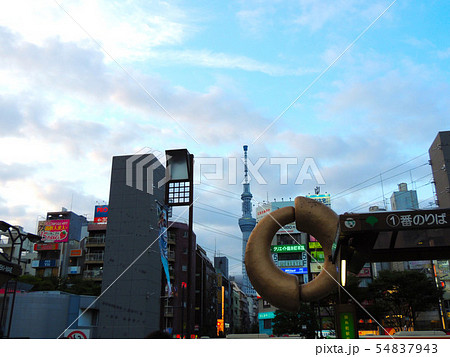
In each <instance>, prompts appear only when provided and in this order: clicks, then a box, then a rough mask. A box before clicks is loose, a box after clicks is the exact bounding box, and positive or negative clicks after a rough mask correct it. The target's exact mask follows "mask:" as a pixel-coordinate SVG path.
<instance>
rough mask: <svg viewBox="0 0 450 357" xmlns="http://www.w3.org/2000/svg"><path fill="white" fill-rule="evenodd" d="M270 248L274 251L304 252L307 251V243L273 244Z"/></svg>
mask: <svg viewBox="0 0 450 357" xmlns="http://www.w3.org/2000/svg"><path fill="white" fill-rule="evenodd" d="M270 250H271V251H272V252H274V253H295V252H304V251H306V244H287V245H272V246H271V247H270Z"/></svg>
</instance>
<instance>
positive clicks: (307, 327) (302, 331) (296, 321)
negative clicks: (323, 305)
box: [273, 303, 318, 338]
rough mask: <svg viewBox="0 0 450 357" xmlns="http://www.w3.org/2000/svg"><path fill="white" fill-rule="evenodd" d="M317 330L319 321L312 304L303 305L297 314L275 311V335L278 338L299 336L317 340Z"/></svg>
mask: <svg viewBox="0 0 450 357" xmlns="http://www.w3.org/2000/svg"><path fill="white" fill-rule="evenodd" d="M317 329H318V324H317V319H316V316H315V314H314V310H313V309H312V308H311V306H310V304H307V303H301V304H300V309H299V311H298V312H297V313H293V312H286V311H283V310H277V311H275V317H274V319H273V333H274V334H275V335H277V336H280V335H283V334H298V335H300V336H303V337H306V338H315V333H316V330H317Z"/></svg>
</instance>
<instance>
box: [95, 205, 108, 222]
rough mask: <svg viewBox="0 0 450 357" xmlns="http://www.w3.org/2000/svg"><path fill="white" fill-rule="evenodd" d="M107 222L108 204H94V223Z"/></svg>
mask: <svg viewBox="0 0 450 357" xmlns="http://www.w3.org/2000/svg"><path fill="white" fill-rule="evenodd" d="M107 222H108V205H103V206H95V212H94V223H107Z"/></svg>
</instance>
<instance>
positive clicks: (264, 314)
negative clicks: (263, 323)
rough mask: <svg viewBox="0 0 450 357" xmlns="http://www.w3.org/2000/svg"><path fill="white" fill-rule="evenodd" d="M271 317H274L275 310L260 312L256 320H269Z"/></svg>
mask: <svg viewBox="0 0 450 357" xmlns="http://www.w3.org/2000/svg"><path fill="white" fill-rule="evenodd" d="M273 318H275V312H274V311H268V312H260V313H259V314H258V320H271V319H273Z"/></svg>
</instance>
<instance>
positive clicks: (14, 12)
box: [0, 0, 195, 59]
mask: <svg viewBox="0 0 450 357" xmlns="http://www.w3.org/2000/svg"><path fill="white" fill-rule="evenodd" d="M58 4H60V5H61V6H58ZM36 14H39V16H36ZM189 21H190V20H189V15H188V14H186V13H185V12H184V11H183V10H182V9H181V8H178V7H176V5H174V4H169V3H167V2H163V1H157V2H152V3H151V4H148V2H143V1H142V2H140V1H134V2H132V3H131V2H128V1H127V2H120V1H101V0H99V1H90V0H84V1H77V2H67V1H58V2H56V1H55V2H53V1H51V2H42V1H32V0H29V1H20V2H12V3H9V4H8V6H6V7H3V8H2V12H1V13H0V23H2V25H3V26H6V27H9V28H10V29H11V30H12V31H14V32H16V33H18V34H20V35H22V36H23V37H24V38H25V39H26V40H27V41H29V42H31V43H34V44H38V45H42V44H43V43H44V42H45V41H46V40H48V39H49V38H53V37H54V36H55V35H57V36H58V37H59V38H60V39H61V40H62V41H63V42H77V43H83V44H84V45H86V44H88V43H91V44H92V39H91V37H92V38H94V39H95V41H98V42H99V43H100V44H101V45H102V47H103V48H104V49H105V50H106V51H108V52H109V53H110V54H111V55H112V56H113V57H114V58H115V59H136V58H143V57H145V56H146V55H147V54H148V52H149V51H150V50H151V49H152V48H154V47H158V46H162V45H167V44H180V43H181V42H182V41H183V40H184V39H185V38H186V37H189V36H190V33H191V32H194V31H195V30H194V27H193V26H191V25H189Z"/></svg>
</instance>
